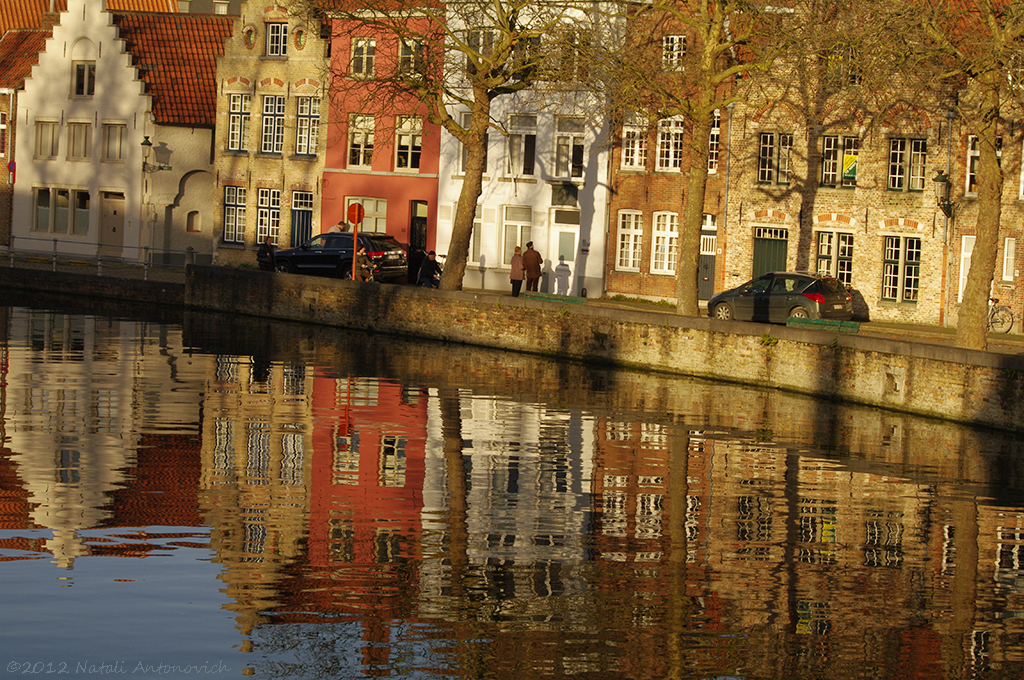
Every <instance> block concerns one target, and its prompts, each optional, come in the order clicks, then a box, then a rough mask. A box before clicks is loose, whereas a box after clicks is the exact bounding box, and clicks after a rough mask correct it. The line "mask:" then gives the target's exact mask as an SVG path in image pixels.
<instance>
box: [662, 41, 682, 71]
mask: <svg viewBox="0 0 1024 680" xmlns="http://www.w3.org/2000/svg"><path fill="white" fill-rule="evenodd" d="M685 56H686V36H685V35H666V36H663V37H662V38H661V67H662V68H663V69H665V70H666V71H682V70H683V57H685Z"/></svg>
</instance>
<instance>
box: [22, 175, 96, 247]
mask: <svg viewBox="0 0 1024 680" xmlns="http://www.w3.org/2000/svg"><path fill="white" fill-rule="evenodd" d="M43 195H45V196H46V197H47V205H46V208H45V209H41V208H40V206H39V200H40V197H41V196H43ZM61 196H62V197H64V199H65V205H64V207H63V208H59V207H58V206H57V205H56V202H57V201H56V199H57V198H58V197H61ZM81 200H85V202H86V204H85V207H84V208H81V207H79V202H80V201H81ZM89 205H90V195H89V191H88V190H86V189H71V188H67V187H36V188H34V189H33V190H32V231H34V232H44V233H48V234H71V235H75V236H84V235H85V234H87V233H88V232H89ZM44 210H45V212H44ZM40 218H42V219H40ZM43 221H45V222H46V224H45V225H41V224H40V222H43Z"/></svg>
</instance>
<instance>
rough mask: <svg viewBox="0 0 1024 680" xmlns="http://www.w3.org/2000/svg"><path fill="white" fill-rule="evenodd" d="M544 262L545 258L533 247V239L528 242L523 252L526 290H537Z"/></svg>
mask: <svg viewBox="0 0 1024 680" xmlns="http://www.w3.org/2000/svg"><path fill="white" fill-rule="evenodd" d="M543 264H544V258H543V257H541V256H540V253H538V252H537V251H536V250H534V249H533V241H530V242H529V243H527V244H526V252H525V253H523V267H525V268H526V290H532V291H534V292H536V291H537V283H538V282H539V281H540V268H541V265H543Z"/></svg>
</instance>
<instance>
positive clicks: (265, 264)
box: [256, 236, 277, 272]
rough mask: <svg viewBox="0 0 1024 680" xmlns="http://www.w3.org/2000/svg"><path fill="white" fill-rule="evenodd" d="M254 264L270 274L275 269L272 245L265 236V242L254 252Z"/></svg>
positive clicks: (268, 237)
mask: <svg viewBox="0 0 1024 680" xmlns="http://www.w3.org/2000/svg"><path fill="white" fill-rule="evenodd" d="M256 262H257V264H259V266H260V269H262V270H263V271H265V272H272V271H274V270H275V269H276V268H277V263H276V262H275V256H274V243H273V242H272V241H271V240H270V236H267V240H266V241H264V242H263V245H261V246H260V249H259V250H258V251H256Z"/></svg>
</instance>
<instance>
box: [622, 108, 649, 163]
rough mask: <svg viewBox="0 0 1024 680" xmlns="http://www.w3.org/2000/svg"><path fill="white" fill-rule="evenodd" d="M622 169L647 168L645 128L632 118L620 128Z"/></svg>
mask: <svg viewBox="0 0 1024 680" xmlns="http://www.w3.org/2000/svg"><path fill="white" fill-rule="evenodd" d="M622 167H623V168H624V169H628V170H644V169H646V168H647V128H646V126H644V125H643V121H642V120H641V119H640V118H639V116H634V117H633V118H632V119H631V120H629V121H627V122H626V124H625V125H624V126H623V128H622Z"/></svg>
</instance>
